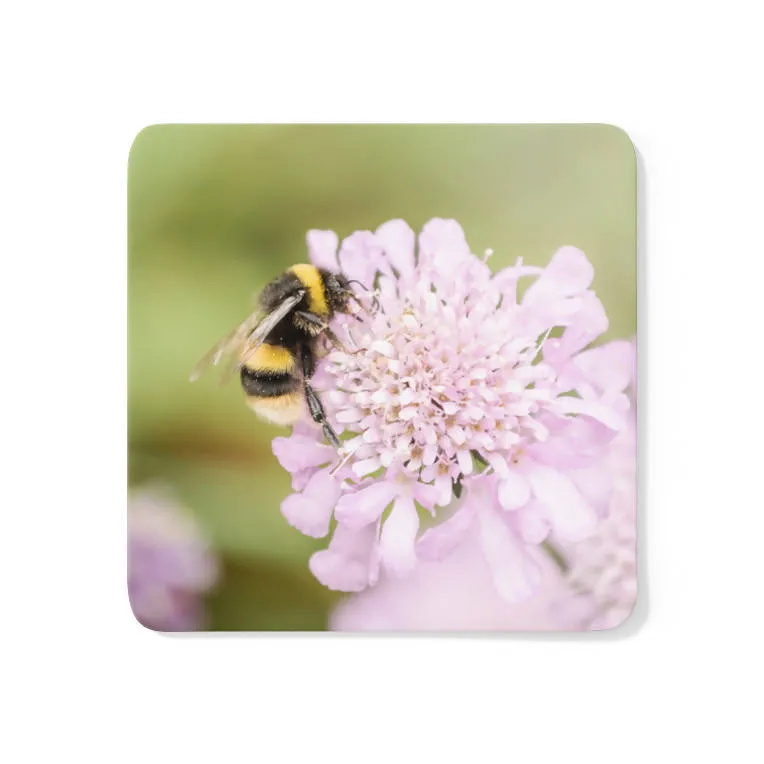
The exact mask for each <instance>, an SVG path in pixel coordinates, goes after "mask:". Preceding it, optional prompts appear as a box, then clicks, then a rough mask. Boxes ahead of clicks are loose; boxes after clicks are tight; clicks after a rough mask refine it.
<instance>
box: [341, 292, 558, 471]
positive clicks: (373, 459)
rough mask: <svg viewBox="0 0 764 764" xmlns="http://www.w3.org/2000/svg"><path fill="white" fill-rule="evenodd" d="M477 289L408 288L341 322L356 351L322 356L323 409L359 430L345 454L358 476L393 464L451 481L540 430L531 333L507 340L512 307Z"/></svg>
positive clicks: (541, 377)
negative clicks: (327, 383)
mask: <svg viewBox="0 0 764 764" xmlns="http://www.w3.org/2000/svg"><path fill="white" fill-rule="evenodd" d="M481 297H482V296H481V295H479V294H474V293H473V294H460V293H458V292H456V293H455V294H453V295H450V296H449V299H444V298H441V297H439V296H438V295H436V293H435V292H433V291H432V289H431V288H427V289H417V288H416V287H415V288H414V289H412V291H411V293H410V294H407V295H406V297H405V299H398V298H397V297H396V298H394V299H390V298H388V299H387V300H382V301H381V308H380V310H379V312H378V313H377V314H375V315H374V316H371V317H369V318H367V320H366V321H365V322H364V323H363V324H362V325H360V326H359V325H358V324H357V323H356V324H355V326H351V325H350V323H351V322H346V326H345V328H346V331H347V332H348V335H349V339H350V340H351V342H350V343H349V344H350V345H352V346H354V347H357V348H360V349H359V350H357V351H355V352H352V353H345V352H334V353H332V354H330V356H329V363H328V366H327V371H328V372H329V373H330V374H331V375H332V376H333V377H334V379H335V385H334V387H335V389H334V390H333V392H332V393H331V394H330V396H329V401H330V408H331V409H332V410H331V411H330V416H333V417H334V419H335V420H336V422H337V423H338V426H339V427H340V428H345V429H346V430H347V431H349V433H350V434H351V435H353V434H355V436H356V437H354V438H351V440H350V441H347V442H346V443H345V454H346V459H345V461H350V462H352V464H353V470H354V472H355V473H356V474H357V475H358V476H359V477H361V476H363V475H365V474H370V473H372V472H374V471H376V470H377V469H379V468H381V467H385V468H389V467H390V466H391V465H395V466H397V467H400V468H401V469H402V470H404V471H405V472H406V473H409V474H411V475H418V476H419V477H420V478H421V479H422V480H423V481H424V482H430V481H432V480H434V479H436V478H437V477H443V476H449V477H450V478H452V479H457V478H458V477H459V475H468V474H470V473H472V471H473V469H474V466H475V465H474V461H473V457H474V456H477V457H478V459H479V460H481V459H482V461H483V462H484V463H487V462H488V461H489V458H488V457H489V456H490V454H491V453H492V452H496V451H505V452H506V451H508V450H512V449H515V448H516V447H517V446H518V445H521V444H522V443H523V442H525V441H527V440H528V439H529V438H530V439H533V440H535V439H536V438H537V437H538V436H539V435H540V433H541V430H543V428H540V426H539V424H538V423H537V422H536V421H535V420H534V416H535V415H536V414H537V413H538V412H539V410H540V407H541V405H542V404H543V402H544V401H545V400H548V399H549V394H548V391H547V386H546V383H547V382H548V381H549V379H550V375H551V369H549V368H548V367H547V366H545V365H544V364H540V363H534V362H535V361H536V356H537V354H538V346H537V343H536V340H535V339H534V340H532V341H528V340H525V339H523V338H512V334H513V327H512V325H511V317H510V315H509V314H508V313H507V312H502V311H501V310H499V309H498V308H497V305H496V303H495V302H494V303H490V302H487V301H486V299H484V298H483V299H481ZM515 333H516V332H515ZM508 338H509V339H508ZM348 455H349V456H348Z"/></svg>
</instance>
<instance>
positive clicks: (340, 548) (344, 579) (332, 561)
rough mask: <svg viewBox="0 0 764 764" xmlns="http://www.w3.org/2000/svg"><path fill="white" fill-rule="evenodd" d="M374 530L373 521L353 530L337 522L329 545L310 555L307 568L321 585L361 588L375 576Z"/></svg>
mask: <svg viewBox="0 0 764 764" xmlns="http://www.w3.org/2000/svg"><path fill="white" fill-rule="evenodd" d="M377 532H378V528H377V525H376V524H373V525H367V526H366V527H365V528H361V529H360V530H358V531H354V530H351V529H350V528H347V527H346V526H344V525H342V524H341V523H339V524H338V525H337V527H336V528H335V530H334V536H333V537H332V540H331V543H330V544H329V548H328V549H323V550H321V551H320V552H316V553H315V554H313V556H312V557H311V558H310V562H309V567H310V570H311V572H312V573H313V575H314V576H315V577H316V578H317V579H318V580H319V581H320V582H321V583H322V584H323V585H324V586H326V587H328V588H329V589H334V590H335V591H341V592H360V591H361V590H362V589H365V588H366V587H367V586H369V585H371V584H373V583H374V582H375V581H376V578H377V571H378V567H379V562H378V557H377V555H376V553H375V552H376V547H377Z"/></svg>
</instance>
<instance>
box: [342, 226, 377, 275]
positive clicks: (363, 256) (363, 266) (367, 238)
mask: <svg viewBox="0 0 764 764" xmlns="http://www.w3.org/2000/svg"><path fill="white" fill-rule="evenodd" d="M339 262H340V268H341V269H342V272H343V273H344V274H345V275H346V276H347V277H348V278H350V279H356V280H358V281H360V282H361V283H362V284H363V285H364V286H365V287H367V288H371V286H372V284H373V283H374V275H375V273H376V272H377V271H378V270H381V269H382V267H383V265H384V257H383V256H382V248H381V247H380V245H379V243H378V242H377V239H376V237H375V236H374V234H373V233H372V232H371V231H356V232H355V233H352V234H350V236H348V237H347V238H346V239H344V240H343V242H342V246H341V247H340V253H339Z"/></svg>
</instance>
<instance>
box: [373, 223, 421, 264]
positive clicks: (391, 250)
mask: <svg viewBox="0 0 764 764" xmlns="http://www.w3.org/2000/svg"><path fill="white" fill-rule="evenodd" d="M375 235H376V237H377V242H378V243H379V244H380V246H381V247H382V249H383V250H384V252H385V254H386V255H387V259H388V261H389V263H390V265H392V267H393V268H395V270H396V271H397V272H398V273H399V274H400V276H401V277H402V278H404V279H408V278H410V277H411V275H412V273H413V272H414V245H415V239H416V237H415V236H414V232H413V231H412V230H411V228H409V226H408V224H407V223H406V222H405V221H403V220H390V221H388V222H387V223H383V224H382V225H381V226H380V227H379V228H377V230H376V233H375Z"/></svg>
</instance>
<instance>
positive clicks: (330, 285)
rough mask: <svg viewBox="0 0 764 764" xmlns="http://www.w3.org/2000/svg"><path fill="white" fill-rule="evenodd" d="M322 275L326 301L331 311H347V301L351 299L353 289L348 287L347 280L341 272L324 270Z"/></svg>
mask: <svg viewBox="0 0 764 764" xmlns="http://www.w3.org/2000/svg"><path fill="white" fill-rule="evenodd" d="M322 275H323V277H324V278H323V281H324V291H325V292H326V301H327V303H328V304H329V308H330V309H331V312H332V313H347V312H348V303H349V302H350V300H352V299H353V291H352V289H350V284H349V283H348V280H347V279H346V278H345V277H344V276H343V275H342V274H341V273H330V272H329V271H325V272H324V273H323V274H322Z"/></svg>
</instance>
